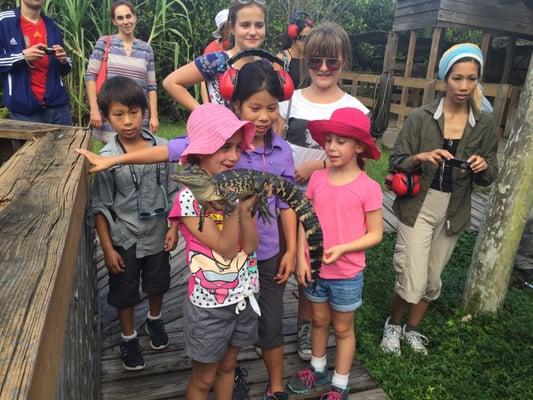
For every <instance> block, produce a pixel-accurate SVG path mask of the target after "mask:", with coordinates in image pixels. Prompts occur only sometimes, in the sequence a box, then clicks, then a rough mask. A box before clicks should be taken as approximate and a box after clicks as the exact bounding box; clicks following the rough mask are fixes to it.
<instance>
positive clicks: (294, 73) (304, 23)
mask: <svg viewBox="0 0 533 400" xmlns="http://www.w3.org/2000/svg"><path fill="white" fill-rule="evenodd" d="M312 28H313V19H312V18H311V16H310V15H309V14H308V13H306V12H305V11H296V12H294V13H293V14H292V15H291V17H290V18H289V25H288V26H287V31H286V32H285V34H284V35H283V38H282V46H281V48H282V50H280V52H279V53H278V54H277V56H278V57H279V58H281V59H282V60H283V61H284V62H285V65H286V67H285V69H287V70H288V71H289V74H290V75H291V78H292V80H293V82H294V87H295V88H299V87H300V59H301V57H302V52H303V48H304V42H305V38H306V37H307V35H309V33H310V32H311V29H312Z"/></svg>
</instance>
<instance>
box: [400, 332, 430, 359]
mask: <svg viewBox="0 0 533 400" xmlns="http://www.w3.org/2000/svg"><path fill="white" fill-rule="evenodd" d="M406 327H407V325H404V326H403V329H402V339H403V340H405V341H406V342H407V344H408V345H409V346H411V349H413V351H414V352H416V353H420V354H423V355H425V356H427V355H428V349H427V348H426V346H427V345H428V343H429V340H428V338H427V337H425V336H424V335H422V334H421V333H420V332H417V331H408V332H407V331H406V330H405V328H406Z"/></svg>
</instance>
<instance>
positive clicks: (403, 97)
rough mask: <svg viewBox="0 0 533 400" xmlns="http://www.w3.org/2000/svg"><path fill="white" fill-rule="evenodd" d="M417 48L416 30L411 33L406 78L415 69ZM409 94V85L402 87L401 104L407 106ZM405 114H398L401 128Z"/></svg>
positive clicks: (406, 61) (406, 60)
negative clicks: (414, 61) (414, 60)
mask: <svg viewBox="0 0 533 400" xmlns="http://www.w3.org/2000/svg"><path fill="white" fill-rule="evenodd" d="M415 48H416V32H415V31H411V32H410V34H409V47H408V49H407V57H406V59H405V71H404V74H403V76H404V78H410V77H411V72H412V70H413V59H414V56H415ZM408 94H409V89H408V88H407V86H403V87H402V94H401V98H400V106H405V105H406V104H407V95H408ZM405 116H406V115H405V114H400V115H399V116H398V122H397V126H398V127H400V128H401V126H402V125H403V120H404V118H405Z"/></svg>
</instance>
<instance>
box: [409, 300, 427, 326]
mask: <svg viewBox="0 0 533 400" xmlns="http://www.w3.org/2000/svg"><path fill="white" fill-rule="evenodd" d="M428 307H429V301H427V300H420V301H419V302H418V303H417V304H413V305H411V308H410V309H409V318H408V319H407V325H409V326H410V327H413V328H416V327H417V326H418V325H419V324H420V322H422V319H423V318H424V315H425V314H426V311H427V309H428Z"/></svg>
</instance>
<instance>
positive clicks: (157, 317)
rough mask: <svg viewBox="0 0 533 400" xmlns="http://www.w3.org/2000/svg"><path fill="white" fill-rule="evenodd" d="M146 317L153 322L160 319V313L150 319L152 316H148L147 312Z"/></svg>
mask: <svg viewBox="0 0 533 400" xmlns="http://www.w3.org/2000/svg"><path fill="white" fill-rule="evenodd" d="M146 316H147V317H148V319H150V320H152V321H155V320H156V319H159V318H161V313H159V315H158V316H156V317H152V316H151V315H150V310H148V314H146Z"/></svg>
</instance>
